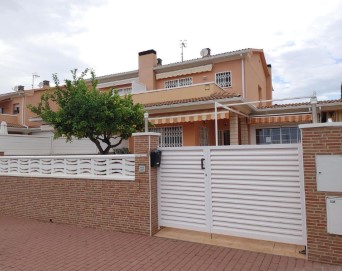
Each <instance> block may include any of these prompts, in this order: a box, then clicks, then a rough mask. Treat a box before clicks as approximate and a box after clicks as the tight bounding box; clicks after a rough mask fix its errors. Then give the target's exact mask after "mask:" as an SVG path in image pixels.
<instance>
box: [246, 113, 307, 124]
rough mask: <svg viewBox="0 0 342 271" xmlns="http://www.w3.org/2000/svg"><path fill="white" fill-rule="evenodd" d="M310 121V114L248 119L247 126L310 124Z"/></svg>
mask: <svg viewBox="0 0 342 271" xmlns="http://www.w3.org/2000/svg"><path fill="white" fill-rule="evenodd" d="M311 121H312V114H300V115H282V116H266V117H251V118H250V119H249V124H268V123H302V122H311Z"/></svg>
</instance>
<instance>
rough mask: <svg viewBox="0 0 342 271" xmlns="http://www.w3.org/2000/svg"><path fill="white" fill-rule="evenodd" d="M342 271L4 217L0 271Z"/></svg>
mask: <svg viewBox="0 0 342 271" xmlns="http://www.w3.org/2000/svg"><path fill="white" fill-rule="evenodd" d="M107 270H108V271H111V270H119V271H134V270H139V271H140V270H160V271H161V270H163V271H164V270H229V271H271V270H282V271H284V270H290V271H295V270H305V271H310V270H313V271H318V270H320V271H323V270H331V271H342V266H332V265H328V264H324V265H323V264H320V263H313V262H309V261H304V260H299V259H295V258H289V257H280V256H274V255H268V254H262V253H255V252H249V251H243V250H237V249H232V248H224V247H216V246H210V245H204V244H197V243H191V242H186V241H179V240H171V239H165V238H158V237H149V236H144V235H139V234H132V233H120V232H115V231H109V230H101V229H91V228H81V227H79V226H74V225H66V224H55V223H45V222H40V221H36V220H32V219H26V218H15V217H9V216H4V215H0V271H107Z"/></svg>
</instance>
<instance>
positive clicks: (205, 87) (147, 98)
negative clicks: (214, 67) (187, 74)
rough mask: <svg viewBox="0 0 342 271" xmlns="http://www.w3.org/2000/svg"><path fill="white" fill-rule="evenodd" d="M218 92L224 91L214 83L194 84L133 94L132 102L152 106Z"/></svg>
mask: <svg viewBox="0 0 342 271" xmlns="http://www.w3.org/2000/svg"><path fill="white" fill-rule="evenodd" d="M220 91H222V92H223V91H224V90H223V89H222V88H220V87H219V86H218V85H216V84H215V83H214V82H211V83H209V82H208V83H205V84H195V85H189V86H183V87H177V88H169V89H158V90H149V91H144V92H141V93H136V94H133V100H134V102H135V103H141V104H152V103H159V102H167V101H175V100H183V99H194V98H198V97H205V96H209V95H211V94H213V93H215V92H220Z"/></svg>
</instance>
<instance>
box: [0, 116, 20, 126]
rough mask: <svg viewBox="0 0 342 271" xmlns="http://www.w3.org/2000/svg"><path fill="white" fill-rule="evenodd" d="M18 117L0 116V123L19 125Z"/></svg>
mask: <svg viewBox="0 0 342 271" xmlns="http://www.w3.org/2000/svg"><path fill="white" fill-rule="evenodd" d="M19 116H20V115H18V114H15V115H10V114H0V122H1V121H5V122H6V123H13V124H18V123H19V119H18V118H19Z"/></svg>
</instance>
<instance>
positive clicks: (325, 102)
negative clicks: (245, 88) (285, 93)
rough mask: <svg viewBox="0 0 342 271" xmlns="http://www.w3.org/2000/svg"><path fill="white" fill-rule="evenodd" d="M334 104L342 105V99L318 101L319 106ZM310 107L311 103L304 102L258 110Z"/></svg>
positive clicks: (269, 106)
mask: <svg viewBox="0 0 342 271" xmlns="http://www.w3.org/2000/svg"><path fill="white" fill-rule="evenodd" d="M334 103H342V99H337V100H325V101H318V103H317V104H318V105H325V104H334ZM305 105H307V106H308V105H310V102H303V103H290V104H273V105H267V106H259V107H258V109H271V108H286V107H297V106H305Z"/></svg>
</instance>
